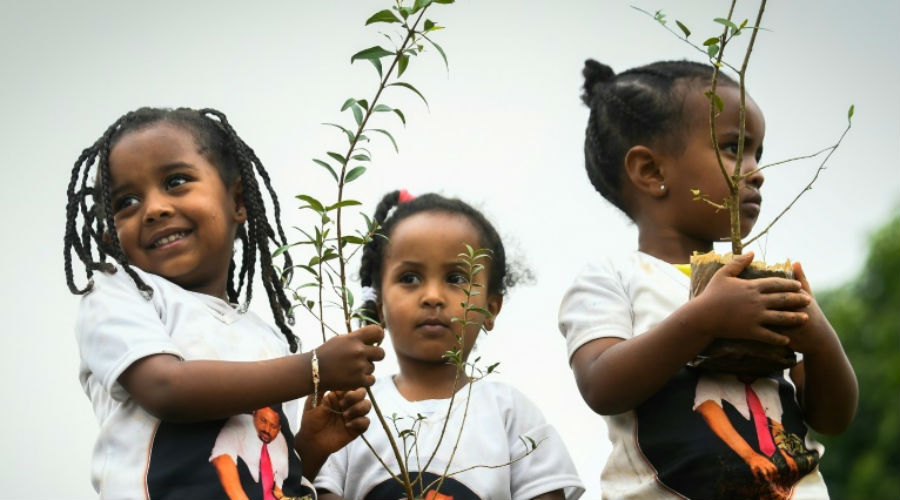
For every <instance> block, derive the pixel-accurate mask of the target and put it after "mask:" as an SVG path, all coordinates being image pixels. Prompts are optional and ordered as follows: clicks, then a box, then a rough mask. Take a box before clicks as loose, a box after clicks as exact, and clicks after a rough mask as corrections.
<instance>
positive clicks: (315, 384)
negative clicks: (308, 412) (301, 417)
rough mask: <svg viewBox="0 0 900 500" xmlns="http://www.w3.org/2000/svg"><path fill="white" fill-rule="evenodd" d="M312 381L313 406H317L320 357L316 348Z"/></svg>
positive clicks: (313, 355)
mask: <svg viewBox="0 0 900 500" xmlns="http://www.w3.org/2000/svg"><path fill="white" fill-rule="evenodd" d="M310 364H311V365H312V381H313V394H312V396H313V400H312V407H313V408H315V407H316V406H317V405H318V404H319V357H318V356H316V350H315V349H313V351H312V361H311V362H310Z"/></svg>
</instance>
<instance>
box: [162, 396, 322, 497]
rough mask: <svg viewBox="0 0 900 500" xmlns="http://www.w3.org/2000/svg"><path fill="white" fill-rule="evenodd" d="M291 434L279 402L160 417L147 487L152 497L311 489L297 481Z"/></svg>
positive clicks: (277, 493) (304, 491)
mask: <svg viewBox="0 0 900 500" xmlns="http://www.w3.org/2000/svg"><path fill="white" fill-rule="evenodd" d="M293 435H294V433H293V431H292V429H291V428H290V425H289V422H288V420H287V418H285V415H284V412H283V411H282V409H281V407H280V406H279V407H265V408H260V409H258V410H256V411H254V412H253V413H252V414H241V415H235V416H233V417H230V418H228V419H225V420H217V421H211V422H199V423H190V424H177V423H171V422H160V424H159V426H158V428H157V430H156V435H155V436H154V439H153V445H152V449H151V456H150V465H149V468H148V471H147V478H146V479H147V492H148V494H149V496H150V498H153V499H184V498H222V499H234V498H250V499H254V500H272V499H276V498H281V497H282V496H287V497H302V496H304V495H311V494H312V491H310V489H309V488H306V487H305V486H303V485H302V484H301V477H302V471H301V464H300V459H299V458H298V456H297V454H296V452H295V451H294V449H293V442H294V438H293Z"/></svg>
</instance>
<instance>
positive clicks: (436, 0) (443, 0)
mask: <svg viewBox="0 0 900 500" xmlns="http://www.w3.org/2000/svg"><path fill="white" fill-rule="evenodd" d="M433 1H434V3H439V4H443V5H450V4H451V3H453V2H455V1H456V0H433Z"/></svg>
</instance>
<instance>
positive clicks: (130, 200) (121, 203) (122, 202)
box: [113, 196, 138, 213]
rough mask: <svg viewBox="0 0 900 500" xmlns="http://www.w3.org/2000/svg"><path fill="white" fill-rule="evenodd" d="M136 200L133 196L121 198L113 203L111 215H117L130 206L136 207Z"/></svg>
mask: <svg viewBox="0 0 900 500" xmlns="http://www.w3.org/2000/svg"><path fill="white" fill-rule="evenodd" d="M137 203H138V199H137V197H135V196H122V197H121V198H119V199H117V200H116V201H115V202H114V203H113V213H117V212H119V211H121V210H124V209H126V208H128V207H130V206H132V205H137Z"/></svg>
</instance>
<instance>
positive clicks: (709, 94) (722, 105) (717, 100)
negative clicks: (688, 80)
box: [703, 90, 725, 113]
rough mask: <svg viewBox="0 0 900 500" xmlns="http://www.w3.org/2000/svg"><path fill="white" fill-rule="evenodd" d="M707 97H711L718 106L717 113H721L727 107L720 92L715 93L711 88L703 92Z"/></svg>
mask: <svg viewBox="0 0 900 500" xmlns="http://www.w3.org/2000/svg"><path fill="white" fill-rule="evenodd" d="M703 94H704V95H705V96H706V98H707V99H710V100H711V101H712V103H713V105H714V106H715V107H716V113H721V112H722V110H723V109H725V103H724V102H722V98H721V97H719V95H718V94H713V93H712V91H711V90H707V91H706V92H704V93H703Z"/></svg>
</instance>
